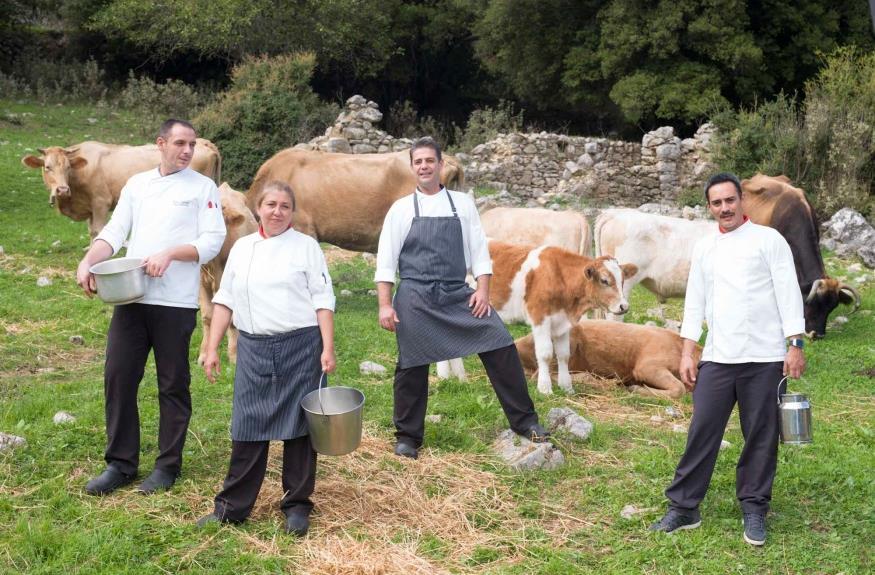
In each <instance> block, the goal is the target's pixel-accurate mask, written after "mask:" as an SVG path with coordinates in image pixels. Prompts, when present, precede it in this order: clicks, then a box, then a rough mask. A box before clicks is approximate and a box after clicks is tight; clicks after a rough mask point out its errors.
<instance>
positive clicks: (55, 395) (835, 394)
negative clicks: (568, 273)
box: [0, 101, 875, 574]
mask: <svg viewBox="0 0 875 575" xmlns="http://www.w3.org/2000/svg"><path fill="white" fill-rule="evenodd" d="M10 113H11V114H15V116H14V117H13V118H12V120H9V119H5V120H4V119H3V118H6V117H7V114H10ZM89 118H94V119H96V120H97V121H96V122H89ZM133 125H134V124H133V123H132V121H131V119H130V118H129V117H127V116H125V114H116V113H114V112H113V111H112V110H109V109H96V108H93V107H88V106H66V107H56V106H35V105H32V104H27V103H15V102H9V101H0V191H2V198H3V199H2V200H0V245H2V246H3V248H4V250H5V254H6V255H5V256H0V431H4V432H7V433H14V434H16V435H21V436H24V437H25V438H26V439H27V442H28V443H27V445H26V446H25V447H21V448H16V449H14V450H9V451H3V452H0V534H2V536H0V573H61V572H63V573H205V572H208V573H234V574H244V573H277V572H286V573H298V572H307V571H313V570H318V564H317V563H314V562H313V555H312V549H313V548H319V547H323V546H326V545H329V544H330V543H331V542H332V541H333V540H334V539H333V538H337V537H342V538H348V539H345V540H346V541H348V542H350V544H351V542H355V543H364V544H369V545H371V546H372V547H373V549H374V555H373V558H372V562H373V564H374V565H378V564H380V561H382V560H383V559H385V558H386V557H388V556H391V555H394V554H396V553H398V552H400V551H399V550H401V549H403V550H408V551H410V550H412V551H410V552H411V553H414V554H415V555H416V556H418V557H419V558H420V559H421V560H423V561H427V562H428V564H429V565H431V567H432V571H433V572H441V571H447V572H457V573H496V574H530V573H540V574H567V573H846V574H850V573H868V572H872V570H873V568H875V567H873V557H872V548H873V540H875V511H873V509H875V506H873V501H875V473H873V471H872V470H873V469H875V455H873V453H875V401H873V387H875V383H873V379H872V378H871V377H870V376H866V375H863V374H862V372H863V371H864V370H871V369H872V368H875V344H873V343H872V335H873V333H875V330H873V325H875V324H873V320H872V315H871V314H872V310H873V307H875V290H872V289H871V288H866V289H864V290H863V292H862V293H863V309H862V310H861V311H860V312H859V313H857V314H855V315H852V316H850V321H848V323H846V324H844V325H841V326H836V327H832V328H831V329H830V331H829V334H828V337H827V338H826V339H825V340H822V341H817V342H814V343H812V344H811V345H810V346H809V348H808V353H807V356H808V361H809V370H808V372H807V374H806V376H805V378H804V379H803V380H801V381H799V382H793V383H792V385H791V388H792V389H794V390H797V391H801V392H804V393H807V394H808V395H809V397H810V398H811V401H812V404H813V406H814V434H815V443H814V444H812V445H809V446H805V447H792V446H782V447H781V449H780V464H779V470H778V476H777V479H776V484H775V491H774V500H773V502H772V503H773V504H772V508H773V513H772V515H771V516H770V532H769V541H768V543H767V544H766V546H765V547H764V548H762V549H754V548H751V547H750V546H748V545H746V544H745V543H743V542H742V540H741V533H740V515H739V511H738V508H737V503H736V501H735V496H734V482H735V470H734V466H735V461H736V460H737V458H738V455H739V453H740V449H741V445H742V438H741V434H740V430H739V425H738V422H737V418H734V419H733V420H732V421H731V423H730V426H729V429H728V431H727V434H726V438H727V439H728V441H730V443H731V444H732V447H730V448H729V449H727V450H726V451H724V452H722V454H721V457H720V459H719V461H718V464H717V469H716V471H715V474H714V479H713V482H712V485H711V489H710V491H709V494H708V496H707V498H706V499H705V501H704V503H703V505H702V514H703V519H704V521H703V526H702V528H701V529H698V530H695V531H692V532H685V533H682V534H679V535H676V536H672V537H666V536H662V535H654V534H650V533H648V532H647V530H646V527H647V525H648V524H649V523H650V522H651V521H653V520H655V519H656V518H657V517H658V516H659V515H660V513H661V512H662V510H663V506H664V501H663V496H662V491H663V489H664V488H665V487H666V485H667V484H668V482H669V481H670V479H671V476H672V473H673V471H674V466H675V464H676V463H677V460H678V458H679V457H680V454H681V452H682V450H683V446H684V439H685V437H684V435H683V434H677V433H673V432H672V431H671V422H670V421H667V422H665V423H662V424H655V423H653V422H651V421H650V416H651V415H656V414H663V410H664V407H665V406H667V405H669V403H668V402H665V401H660V400H656V399H648V398H642V397H637V396H631V395H629V394H627V393H626V392H625V391H624V390H622V389H619V388H615V387H613V386H611V385H610V384H607V385H606V386H603V387H596V386H595V385H594V384H578V385H577V393H576V394H575V395H574V396H571V397H568V396H565V395H562V394H557V395H555V396H553V397H549V398H545V397H542V396H539V395H537V393H536V391H535V390H534V386H530V390H531V392H532V394H533V397H534V399H535V402H536V405H537V407H538V410H539V412H541V413H542V414H545V413H546V411H547V410H548V409H549V408H551V407H556V406H566V405H567V406H571V407H572V408H574V409H575V410H577V411H579V412H580V413H581V414H582V415H584V416H585V417H587V418H589V419H590V420H592V421H593V422H594V424H595V431H594V433H593V435H592V437H591V438H590V439H589V440H588V441H587V442H578V441H573V440H571V439H570V438H567V437H561V436H560V437H559V438H557V443H558V444H559V445H560V446H561V448H562V450H563V452H564V454H565V456H566V459H567V464H566V465H565V466H564V467H562V468H561V469H559V470H556V471H552V472H531V473H513V472H510V471H508V470H507V469H505V468H504V467H503V466H502V465H501V464H500V463H499V462H498V461H497V460H496V459H495V458H493V457H492V456H491V452H490V444H491V442H492V439H493V438H494V437H495V435H496V433H497V432H499V431H500V430H502V429H504V428H505V426H506V422H505V420H504V418H503V416H502V414H501V410H500V408H499V406H498V404H497V401H496V399H495V396H494V394H493V393H492V391H491V389H490V387H489V384H488V382H487V380H486V378H485V376H484V374H483V369H482V367H480V365H479V363H478V362H477V361H476V359H473V360H472V359H470V358H469V359H468V360H466V365H467V368H468V371H469V375H470V378H471V382H469V383H460V382H458V381H455V380H450V381H445V382H441V383H435V384H434V385H433V386H432V388H431V391H430V400H429V413H432V414H440V415H441V416H442V421H441V422H440V423H438V424H428V425H427V427H426V438H425V441H426V445H427V446H428V449H429V453H430V454H431V455H432V456H433V458H432V459H431V461H432V463H431V464H430V465H434V466H435V472H436V475H435V477H436V479H435V480H434V481H431V482H428V481H426V482H424V483H422V487H421V489H422V491H423V495H424V498H425V499H424V500H425V501H438V500H446V501H448V502H451V501H453V499H452V498H453V497H454V496H455V495H457V494H456V493H454V490H455V489H458V487H459V485H464V481H462V482H460V483H458V484H457V483H454V482H452V481H446V480H444V479H437V478H442V477H445V476H444V475H438V474H437V471H438V470H437V466H439V465H441V464H442V463H443V462H444V461H447V460H452V461H454V462H459V465H463V466H464V467H461V468H460V469H461V471H459V473H462V474H463V477H462V480H464V473H466V472H465V471H464V470H465V469H467V470H468V472H467V473H471V474H474V473H477V474H481V475H478V477H482V476H486V477H492V478H494V482H495V486H494V489H495V493H497V494H498V495H500V497H501V500H500V503H501V505H498V503H497V501H496V500H493V499H490V497H489V493H491V492H484V493H478V494H476V497H475V498H474V501H477V502H480V503H479V504H478V505H477V506H475V507H474V508H471V509H470V510H469V511H468V512H467V518H468V522H469V524H470V526H471V527H470V528H471V529H473V532H472V535H471V536H472V537H475V536H476V537H482V541H485V542H486V543H482V544H480V543H478V544H476V545H473V546H471V547H464V546H461V547H460V545H459V541H460V540H458V539H455V540H454V539H453V538H452V537H451V536H450V535H448V534H447V533H444V532H443V531H441V530H439V529H435V528H433V527H427V528H424V527H422V526H420V525H418V524H417V523H416V522H415V521H411V522H410V524H405V525H394V524H386V525H380V524H374V521H372V520H371V521H369V519H368V518H367V517H357V516H355V515H354V514H353V515H352V516H351V519H350V521H349V522H348V524H346V525H344V526H337V525H334V526H331V527H327V526H325V525H324V523H325V520H324V518H325V517H327V516H328V514H329V512H330V511H332V510H336V509H339V508H341V507H342V506H344V505H347V506H348V505H349V504H350V501H345V500H336V501H326V500H322V499H317V513H316V515H315V517H314V526H313V531H312V533H311V535H310V536H309V537H308V538H307V540H306V541H305V542H298V541H295V540H293V539H290V538H289V537H287V536H286V535H284V534H283V533H282V531H281V529H280V521H279V514H278V512H277V511H276V509H275V505H276V501H275V500H274V499H271V497H274V496H275V495H276V493H277V489H278V488H277V486H276V483H278V478H277V476H276V474H275V473H273V472H269V476H268V479H267V481H266V486H265V490H266V491H269V493H265V494H264V495H265V497H263V498H262V500H261V504H263V505H265V506H267V505H270V506H272V507H271V508H270V509H268V508H267V507H264V508H262V509H261V510H260V511H259V510H257V513H256V517H255V518H254V520H253V521H250V522H248V523H246V524H244V525H242V526H240V527H224V528H209V529H206V530H204V531H198V530H196V529H195V528H194V525H193V524H194V521H195V520H196V519H197V518H198V517H199V516H201V515H203V514H205V513H207V512H208V511H209V510H210V508H211V499H212V497H213V495H214V494H215V492H216V489H217V488H218V487H219V485H220V483H221V480H222V478H223V477H224V474H225V472H226V468H227V460H228V453H229V438H228V426H229V419H230V398H231V389H232V384H231V370H230V369H229V368H228V366H227V364H224V365H223V368H224V370H225V372H224V374H223V377H221V378H220V381H219V382H218V383H217V384H215V385H210V384H209V383H208V382H207V381H206V380H205V378H204V377H203V374H202V372H201V371H199V370H198V369H194V370H193V384H192V390H193V396H194V417H193V419H192V423H191V429H190V434H189V438H188V441H187V444H186V450H185V458H186V463H185V468H184V473H183V476H182V478H181V479H180V482H179V483H178V484H177V486H176V487H175V488H174V489H173V490H172V491H171V492H169V493H166V494H162V495H159V496H155V497H150V498H145V497H141V496H138V495H136V494H135V493H134V492H133V491H132V490H130V489H124V490H122V491H121V492H120V493H118V494H117V495H113V496H111V497H107V498H93V497H88V496H86V495H85V494H84V493H83V486H84V483H85V481H87V479H88V478H89V477H91V476H92V475H94V474H95V473H98V472H99V471H100V470H101V469H102V468H103V461H102V452H103V447H104V441H105V437H104V429H103V391H102V363H103V348H104V345H105V333H106V328H107V324H108V320H109V316H110V309H109V308H108V307H106V306H104V305H102V304H101V303H99V302H97V301H94V300H88V299H86V298H85V297H84V296H82V295H81V292H80V291H79V289H78V288H77V287H76V285H75V282H74V277H73V272H74V269H75V265H76V262H77V260H78V259H79V258H80V257H81V255H82V249H83V247H84V246H85V245H86V244H87V229H86V225H85V223H84V222H71V221H70V220H68V219H66V218H63V217H61V216H59V215H58V214H56V213H55V212H54V211H53V210H52V209H51V208H50V207H49V206H48V202H47V198H48V193H47V192H46V190H45V189H44V187H43V184H42V181H41V178H40V176H39V173H38V172H36V171H34V170H30V169H28V168H25V167H24V166H22V165H21V163H20V158H21V156H22V155H24V154H25V153H27V151H28V149H35V148H36V147H43V146H46V145H53V144H72V143H75V142H78V141H81V140H84V139H88V138H93V139H97V140H102V141H112V142H120V143H123V142H135V141H136V139H135V138H134V136H133V135H132V134H135V133H136V131H135V129H134V128H133V127H131V126H133ZM56 242H59V243H56ZM848 263H850V262H844V261H840V260H837V259H835V258H830V260H829V266H830V272H831V273H833V274H834V275H842V272H843V270H844V268H845V267H846V266H847V265H848ZM372 273H373V270H372V268H370V267H369V266H368V264H367V263H366V262H365V260H364V259H363V258H360V257H355V258H351V259H347V260H342V261H338V262H337V263H335V264H333V265H332V276H333V277H334V279H335V282H336V288H337V292H338V293H339V292H340V290H342V289H348V290H350V291H351V292H352V295H350V296H341V297H339V298H338V308H337V317H336V321H337V352H338V365H339V367H338V372H337V374H336V375H335V376H334V377H333V378H332V379H333V383H334V384H341V385H350V386H354V387H357V388H360V389H362V390H363V391H364V392H365V394H366V395H367V404H366V409H365V420H366V429H367V430H368V432H369V433H370V434H371V435H373V436H375V437H376V438H377V440H379V441H382V442H383V443H384V444H385V445H386V446H387V448H386V453H385V454H380V453H377V454H374V453H372V452H367V451H365V452H358V453H357V455H355V456H348V457H347V458H334V459H332V460H330V461H329V460H328V458H323V459H322V462H323V464H322V465H320V471H319V480H318V482H317V496H318V495H319V489H320V485H322V486H323V488H324V486H326V485H328V484H329V483H331V482H332V481H346V480H347V479H348V480H349V481H350V482H353V481H362V475H361V473H360V471H357V470H356V469H354V468H353V463H355V464H356V465H359V466H361V467H362V468H363V469H365V470H367V471H368V472H369V473H373V477H385V475H381V474H385V473H387V472H388V473H389V474H390V475H391V476H392V477H393V478H394V479H395V480H396V481H397V482H400V484H402V485H403V484H407V483H410V484H412V482H413V481H414V479H415V477H414V470H415V469H419V468H414V467H408V466H406V465H404V464H402V463H401V462H399V461H398V460H397V458H394V457H393V456H391V455H390V454H389V453H388V445H390V444H389V443H388V439H389V438H391V434H392V423H391V406H392V397H391V389H392V386H391V377H389V376H386V377H365V376H362V375H360V374H359V373H358V364H359V362H361V361H363V360H366V359H368V360H373V361H377V362H379V363H382V364H383V365H385V366H387V367H388V368H389V369H390V371H391V368H392V366H393V364H394V359H395V347H394V340H393V336H392V335H391V334H389V333H387V332H384V331H382V330H380V329H379V328H378V327H377V323H376V305H375V298H374V297H373V296H371V295H368V293H367V291H368V290H369V289H371V288H372V284H371V281H370V280H371V277H370V276H371V274H372ZM870 275H871V274H870ZM40 276H45V277H49V278H50V279H51V280H52V285H50V286H47V287H38V286H37V279H38V278H39V277H40ZM632 306H633V307H632V310H633V311H632V312H630V315H629V320H631V321H638V322H643V321H645V320H647V319H653V318H650V317H648V316H647V315H646V310H647V309H648V308H652V307H655V306H656V301H655V298H653V297H652V296H651V295H650V294H649V293H647V292H645V291H643V290H639V289H637V288H636V291H635V292H634V293H633V301H632ZM840 313H847V310H844V309H840V310H839V311H837V312H835V313H834V315H838V314H840ZM680 314H681V303H680V302H671V303H670V304H669V305H668V306H667V308H666V313H665V315H666V317H669V318H674V319H679V318H680ZM511 330H512V332H513V333H514V335H521V334H523V333H525V331H526V330H525V328H524V327H523V326H511ZM73 335H81V336H82V337H83V338H84V340H85V344H84V345H75V344H74V343H71V342H70V339H69V338H70V337H71V336H73ZM199 338H200V331H199V330H198V332H196V334H195V337H194V340H195V342H197V341H199ZM191 356H192V359H194V357H195V356H196V345H193V346H192V354H191ZM146 374H147V375H146V377H145V379H144V381H143V383H142V385H141V389H140V409H141V419H142V449H141V453H142V465H141V471H142V472H143V473H147V472H148V470H149V468H150V466H151V463H152V459H153V458H154V456H155V453H156V441H157V430H156V426H157V413H156V411H157V401H156V384H155V375H154V366H152V365H151V364H150V366H148V367H147V372H146ZM676 405H677V407H678V408H679V409H680V410H681V411H682V412H683V413H684V414H686V417H688V416H689V413H690V407H691V406H690V402H689V399H688V398H686V399H684V400H683V401H681V402H678V403H677V404H676ZM59 410H66V411H69V412H71V413H73V414H75V415H76V417H77V420H76V422H75V423H73V424H69V425H64V426H56V425H54V424H53V423H52V416H53V414H54V413H55V412H57V411H59ZM680 422H681V423H686V420H685V419H681V420H680ZM356 458H357V459H356ZM483 474H485V475H483ZM364 480H365V482H366V481H367V477H365V478H364ZM268 484H272V485H273V487H272V491H271V490H268ZM362 485H363V486H364V487H367V484H366V483H364V484H362ZM364 487H362V488H363V489H364ZM374 487H375V488H376V487H380V488H383V487H388V485H382V484H381V485H375V486H374ZM350 489H352V487H350ZM365 493H366V495H365V497H367V493H372V492H371V491H365ZM628 504H631V505H634V506H636V507H638V508H640V509H645V510H646V511H645V512H644V513H642V514H639V515H635V516H634V517H633V518H632V519H628V520H627V519H622V518H621V517H620V510H621V509H622V508H623V507H624V506H625V505H628ZM447 517H448V521H449V517H450V514H449V513H448V515H447ZM320 522H321V523H322V524H320ZM480 540H481V539H478V541H480ZM460 549H461V550H460ZM354 565H359V564H358V563H356V564H353V563H350V566H349V567H348V569H347V571H341V572H358V571H356V568H354ZM361 571H363V572H366V571H365V570H364V569H361ZM396 572H401V571H396Z"/></svg>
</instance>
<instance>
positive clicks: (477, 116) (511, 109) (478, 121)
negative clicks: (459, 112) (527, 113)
mask: <svg viewBox="0 0 875 575" xmlns="http://www.w3.org/2000/svg"><path fill="white" fill-rule="evenodd" d="M523 113H524V110H519V112H517V111H516V108H515V106H514V104H513V102H508V101H506V100H500V101H499V102H498V105H497V106H496V107H495V108H492V107H490V106H487V107H485V108H478V109H476V110H474V111H473V112H471V115H470V116H468V123H467V124H466V125H465V129H464V130H462V129H461V128H459V127H458V126H456V130H455V132H456V133H455V147H456V148H457V149H459V150H463V151H470V150H472V149H473V148H474V147H476V146H479V145H480V144H483V143H484V142H488V141H489V140H492V139H494V138H495V137H496V136H497V135H498V134H499V133H502V132H504V133H508V132H519V131H520V130H522V129H523Z"/></svg>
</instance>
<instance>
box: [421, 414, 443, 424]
mask: <svg viewBox="0 0 875 575" xmlns="http://www.w3.org/2000/svg"><path fill="white" fill-rule="evenodd" d="M442 419H443V416H441V414H439V413H430V414H428V415H426V416H425V420H426V421H427V422H428V423H440V422H441V420H442Z"/></svg>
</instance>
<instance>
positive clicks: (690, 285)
mask: <svg viewBox="0 0 875 575" xmlns="http://www.w3.org/2000/svg"><path fill="white" fill-rule="evenodd" d="M702 251H703V250H702V244H697V245H696V247H695V249H694V250H693V258H692V260H693V261H692V262H691V264H690V275H689V277H688V278H687V292H686V295H685V296H684V321H683V323H682V324H681V337H682V338H684V339H689V340H692V341H696V342H698V341H699V338H700V337H702V321H703V320H704V319H705V277H704V274H703V271H702Z"/></svg>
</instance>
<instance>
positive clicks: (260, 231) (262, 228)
mask: <svg viewBox="0 0 875 575" xmlns="http://www.w3.org/2000/svg"><path fill="white" fill-rule="evenodd" d="M290 229H292V224H289V227H287V228H286V231H289V230H290ZM258 233H259V234H261V237H263V238H264V239H267V238H271V237H273V236H269V235H267V234H265V233H264V226H262V225H261V224H258ZM277 235H279V234H277Z"/></svg>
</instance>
